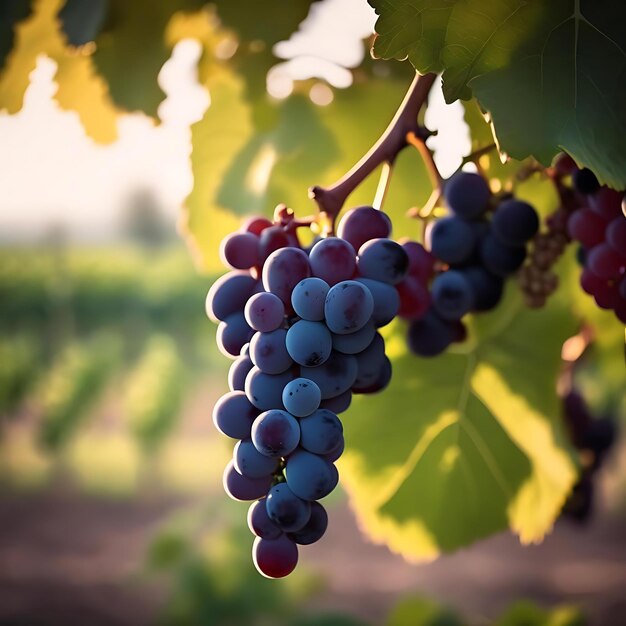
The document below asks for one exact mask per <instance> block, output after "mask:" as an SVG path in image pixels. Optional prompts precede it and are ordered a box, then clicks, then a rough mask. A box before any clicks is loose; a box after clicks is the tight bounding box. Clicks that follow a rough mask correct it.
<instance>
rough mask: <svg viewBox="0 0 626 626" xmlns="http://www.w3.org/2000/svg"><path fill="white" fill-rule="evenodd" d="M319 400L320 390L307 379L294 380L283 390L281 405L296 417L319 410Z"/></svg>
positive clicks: (320, 396) (320, 397)
mask: <svg viewBox="0 0 626 626" xmlns="http://www.w3.org/2000/svg"><path fill="white" fill-rule="evenodd" d="M321 399H322V392H321V391H320V388H319V387H318V386H317V385H316V384H315V383H314V382H313V381H312V380H309V379H308V378H296V379H295V380H292V381H291V382H289V383H287V384H286V385H285V388H284V389H283V404H284V405H285V408H286V409H287V411H289V413H291V414H292V415H295V416H296V417H305V416H306V415H311V413H313V412H314V411H315V410H317V409H318V408H319V405H320V402H321Z"/></svg>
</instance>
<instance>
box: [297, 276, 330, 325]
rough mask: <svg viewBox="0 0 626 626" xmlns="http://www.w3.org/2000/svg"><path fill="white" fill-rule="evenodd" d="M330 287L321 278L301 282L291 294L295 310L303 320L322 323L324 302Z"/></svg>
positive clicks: (306, 279)
mask: <svg viewBox="0 0 626 626" xmlns="http://www.w3.org/2000/svg"><path fill="white" fill-rule="evenodd" d="M329 289H330V286H329V285H328V283H327V282H325V281H323V280H322V279H321V278H315V277H312V278H305V279H304V280H301V281H300V282H299V283H298V284H297V285H296V286H295V287H294V288H293V292H292V293H291V305H292V306H293V310H294V311H295V312H296V314H297V315H299V316H300V317H301V318H302V319H305V320H309V321H310V322H321V321H322V320H323V319H324V302H326V295H327V294H328V290H329Z"/></svg>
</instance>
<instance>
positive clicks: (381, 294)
mask: <svg viewBox="0 0 626 626" xmlns="http://www.w3.org/2000/svg"><path fill="white" fill-rule="evenodd" d="M355 280H356V282H357V283H361V284H362V285H365V286H366V287H367V288H368V289H369V290H370V292H371V294H372V298H373V299H374V311H373V312H372V320H373V322H374V324H375V325H376V327H377V328H380V327H381V326H386V325H387V324H389V322H391V321H392V320H393V318H394V317H395V316H396V315H397V314H398V310H399V308H400V296H399V295H398V291H397V290H396V288H395V287H393V286H392V285H388V284H387V283H382V282H380V281H379V280H372V279H371V278H356V279H355ZM399 284H400V283H399Z"/></svg>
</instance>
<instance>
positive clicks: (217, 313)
mask: <svg viewBox="0 0 626 626" xmlns="http://www.w3.org/2000/svg"><path fill="white" fill-rule="evenodd" d="M257 285H258V281H257V280H256V279H255V278H253V277H252V276H250V273H249V272H245V271H239V270H237V271H232V272H228V273H227V274H224V276H221V277H220V278H218V279H217V280H216V281H215V282H214V283H213V284H212V285H211V288H210V289H209V293H208V294H207V297H206V312H207V315H208V316H209V318H210V319H211V320H212V321H213V322H219V321H222V320H225V319H226V318H227V317H229V316H230V315H233V314H234V313H242V312H243V309H244V307H245V306H246V302H247V301H248V298H249V297H250V296H251V295H252V294H253V293H254V291H255V289H256V288H257Z"/></svg>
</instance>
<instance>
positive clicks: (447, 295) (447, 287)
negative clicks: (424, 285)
mask: <svg viewBox="0 0 626 626" xmlns="http://www.w3.org/2000/svg"><path fill="white" fill-rule="evenodd" d="M431 293H432V297H433V308H434V309H435V311H437V313H439V315H440V316H441V317H443V319H446V320H458V319H461V318H462V317H463V316H464V315H465V314H466V313H468V312H469V311H470V309H471V308H472V307H473V306H474V301H475V298H474V291H473V289H472V284H471V283H470V282H469V281H468V280H467V279H466V278H465V276H464V275H463V274H462V273H461V272H459V271H457V270H448V271H447V272H442V273H441V274H439V275H438V276H436V277H435V280H433V284H432V286H431Z"/></svg>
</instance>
